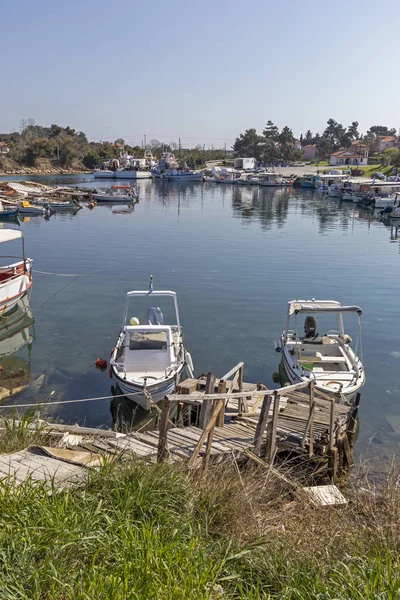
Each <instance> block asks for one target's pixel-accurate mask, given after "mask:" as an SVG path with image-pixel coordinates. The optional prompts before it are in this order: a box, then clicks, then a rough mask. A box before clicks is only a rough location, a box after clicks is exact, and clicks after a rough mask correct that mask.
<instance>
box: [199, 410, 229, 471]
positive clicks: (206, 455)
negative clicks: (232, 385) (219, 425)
mask: <svg viewBox="0 0 400 600" xmlns="http://www.w3.org/2000/svg"><path fill="white" fill-rule="evenodd" d="M220 403H221V400H214V412H215V410H216V408H217V404H218V405H219V404H220ZM223 407H224V402H223V401H222V404H221V406H220V408H219V410H218V413H217V417H216V419H215V421H214V424H213V425H212V426H211V429H210V431H209V433H208V436H207V445H206V451H205V453H204V457H203V465H204V469H205V470H207V468H208V464H209V462H210V454H211V446H212V441H213V436H214V429H215V423H216V421H217V419H218V417H219V415H220V414H221V413H222V414H223Z"/></svg>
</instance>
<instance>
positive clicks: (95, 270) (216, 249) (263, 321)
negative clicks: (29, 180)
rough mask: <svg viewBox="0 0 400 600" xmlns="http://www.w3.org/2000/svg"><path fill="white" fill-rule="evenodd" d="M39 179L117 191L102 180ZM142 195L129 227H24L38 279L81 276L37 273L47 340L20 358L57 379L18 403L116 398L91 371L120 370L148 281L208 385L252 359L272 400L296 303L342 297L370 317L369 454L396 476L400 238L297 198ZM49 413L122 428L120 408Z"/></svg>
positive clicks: (185, 190)
mask: <svg viewBox="0 0 400 600" xmlns="http://www.w3.org/2000/svg"><path fill="white" fill-rule="evenodd" d="M14 179H15V180H17V179H23V177H22V178H17V177H15V178H14ZM35 179H36V180H37V181H43V182H46V183H52V184H54V183H60V182H63V183H68V184H77V185H87V186H89V187H93V186H94V185H96V187H101V186H103V187H104V186H107V185H108V184H107V182H104V181H101V180H100V181H99V180H96V181H94V180H93V179H92V178H91V177H90V176H77V177H37V178H35ZM137 187H138V189H139V193H140V202H139V204H137V205H136V206H135V207H134V210H133V211H132V212H131V213H130V214H114V213H113V212H112V210H111V208H109V207H99V206H98V207H96V208H95V209H94V210H92V211H90V210H88V209H87V208H84V209H82V210H81V211H79V212H78V213H77V214H76V215H75V216H72V215H68V214H66V215H55V216H53V217H51V218H50V219H49V220H45V219H43V218H41V217H39V218H37V217H36V218H35V217H31V218H30V219H29V220H27V221H25V222H23V223H22V224H21V227H22V229H23V231H24V234H25V241H26V248H27V254H28V255H29V256H30V257H32V258H33V261H34V268H35V269H36V270H40V271H46V272H51V273H53V272H56V273H65V274H82V277H80V278H78V279H76V280H74V281H72V278H66V277H60V276H51V275H45V274H40V273H35V274H34V286H33V293H32V297H31V307H32V310H33V313H34V316H35V319H36V322H35V340H34V342H33V344H32V348H31V352H30V356H29V354H28V350H27V349H26V348H25V349H23V350H21V351H20V352H19V354H18V356H19V357H22V358H23V359H24V360H29V361H30V364H31V372H32V374H33V375H34V376H35V377H36V376H40V375H42V374H46V378H45V381H44V383H43V384H42V386H41V388H40V390H39V389H38V387H39V384H38V385H37V386H36V390H29V391H28V390H27V391H25V392H23V394H21V395H20V396H18V400H15V402H16V403H22V402H28V401H32V399H36V400H38V399H39V398H40V399H42V400H43V399H46V398H49V397H50V395H51V398H52V399H75V398H85V397H95V396H96V397H97V396H103V395H108V394H109V393H110V385H111V380H110V379H109V377H108V373H107V372H104V373H102V372H100V371H98V370H97V369H96V368H95V367H94V364H93V363H94V361H95V360H96V358H98V357H105V358H107V359H108V356H109V353H110V349H111V348H112V346H113V345H114V342H115V339H116V336H117V333H118V330H119V326H120V322H121V318H122V311H123V305H124V298H125V293H126V292H127V291H128V290H131V289H135V288H136V289H146V288H147V285H148V277H149V274H150V273H152V274H153V276H154V282H155V287H156V288H158V289H161V288H164V289H172V290H175V291H176V292H177V293H178V300H179V304H180V312H181V320H182V323H183V327H184V333H185V340H186V346H187V348H188V349H189V350H190V352H191V354H192V357H193V361H194V365H195V370H196V373H201V372H207V371H208V370H213V371H215V372H216V374H217V375H222V374H223V373H224V372H226V371H228V370H229V369H230V368H231V367H232V366H233V365H235V364H236V363H237V362H239V361H240V360H244V361H245V379H246V380H248V381H259V380H261V381H263V382H264V383H265V384H266V385H267V386H269V387H272V386H274V384H273V382H272V378H271V376H272V373H273V372H274V371H276V370H277V366H278V358H279V357H278V355H277V354H276V353H275V351H274V348H273V342H274V340H275V339H276V338H277V337H278V336H279V335H280V333H281V331H282V329H283V328H284V325H285V313H286V302H287V300H289V299H292V298H296V297H306V298H311V297H315V298H332V299H337V300H340V301H341V302H343V303H345V304H359V305H361V306H362V308H363V309H364V315H363V351H364V364H365V368H366V375H367V384H366V386H365V388H364V389H363V391H362V407H361V411H360V413H361V414H360V418H361V430H360V436H359V440H358V451H359V454H360V455H361V456H365V457H366V456H374V457H376V458H377V459H378V460H379V461H380V462H381V461H386V463H387V464H388V462H389V461H390V458H391V456H392V454H393V453H396V452H397V451H398V448H399V438H398V435H397V434H396V433H395V431H394V430H393V429H392V427H391V426H390V425H389V422H388V421H387V418H389V420H390V421H391V422H392V424H393V423H394V424H396V420H397V423H398V424H399V426H400V406H399V381H398V369H399V366H400V338H399V335H398V334H399V327H398V303H399V296H400V295H399V291H400V281H399V276H398V274H399V267H400V245H399V240H398V239H396V238H395V237H394V236H393V235H391V228H390V225H384V224H383V223H381V222H379V221H378V220H377V219H376V218H374V217H373V216H371V215H368V214H366V213H362V212H360V211H359V210H358V209H357V208H356V207H354V206H353V205H352V204H349V203H346V204H339V203H338V202H337V201H335V200H329V201H328V200H326V199H324V198H321V197H320V196H319V195H318V194H316V193H313V192H308V191H301V190H297V189H295V190H293V191H289V190H267V189H259V188H258V187H254V188H251V187H250V188H248V189H246V188H244V187H241V188H239V187H236V188H232V187H230V186H217V185H215V184H214V185H212V184H205V185H204V186H202V185H199V184H182V183H181V184H174V183H161V182H155V183H154V182H151V181H143V182H140V183H139V184H138V186H137ZM392 233H393V232H392ZM64 286H66V287H64ZM62 288H64V289H62ZM57 292H58V293H57ZM49 414H50V415H51V416H52V417H57V418H59V419H62V420H64V421H68V422H79V423H81V424H83V423H85V424H86V425H88V426H99V425H106V426H111V425H112V417H111V412H110V401H109V400H103V401H98V402H90V403H81V404H71V405H66V406H65V407H64V408H62V409H60V408H59V407H53V408H51V409H50V410H49ZM141 418H144V417H143V415H142V416H141Z"/></svg>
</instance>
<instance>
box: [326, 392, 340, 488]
mask: <svg viewBox="0 0 400 600" xmlns="http://www.w3.org/2000/svg"><path fill="white" fill-rule="evenodd" d="M330 400H331V410H330V417H329V448H328V468H329V470H330V473H331V479H332V481H333V482H335V481H336V479H337V472H338V466H339V452H338V449H337V448H335V440H334V426H335V421H334V418H335V397H333V398H331V399H330Z"/></svg>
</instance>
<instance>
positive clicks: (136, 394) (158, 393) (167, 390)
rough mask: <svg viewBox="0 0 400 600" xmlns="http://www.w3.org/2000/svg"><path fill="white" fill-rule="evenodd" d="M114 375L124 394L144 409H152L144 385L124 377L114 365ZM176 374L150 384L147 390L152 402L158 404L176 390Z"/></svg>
mask: <svg viewBox="0 0 400 600" xmlns="http://www.w3.org/2000/svg"><path fill="white" fill-rule="evenodd" d="M111 369H112V375H113V377H115V379H116V380H117V382H118V386H119V388H120V389H121V392H122V393H123V394H126V395H127V396H128V397H129V398H130V399H131V400H133V402H136V404H138V405H139V406H141V407H142V408H143V409H144V410H150V409H151V408H152V404H151V402H150V400H149V398H148V397H147V396H146V395H145V394H144V393H143V386H141V385H137V384H135V383H133V382H131V381H128V380H126V379H123V378H122V377H120V375H119V374H118V373H117V370H116V368H115V367H114V366H112V367H111ZM175 382H176V379H175V376H173V377H171V378H169V379H163V380H162V381H160V383H157V384H154V385H148V386H147V387H146V390H147V392H148V393H149V394H150V395H151V399H152V402H153V403H154V404H157V403H158V402H161V400H163V399H164V398H165V396H167V395H168V394H172V392H173V391H174V390H175Z"/></svg>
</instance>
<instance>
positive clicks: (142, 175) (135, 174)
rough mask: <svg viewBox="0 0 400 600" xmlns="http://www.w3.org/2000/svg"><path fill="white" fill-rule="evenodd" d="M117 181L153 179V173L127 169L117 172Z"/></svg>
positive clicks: (132, 168) (131, 168)
mask: <svg viewBox="0 0 400 600" xmlns="http://www.w3.org/2000/svg"><path fill="white" fill-rule="evenodd" d="M115 179H151V171H148V170H147V171H146V170H140V169H136V168H134V167H125V168H123V169H117V170H116V171H115Z"/></svg>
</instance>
